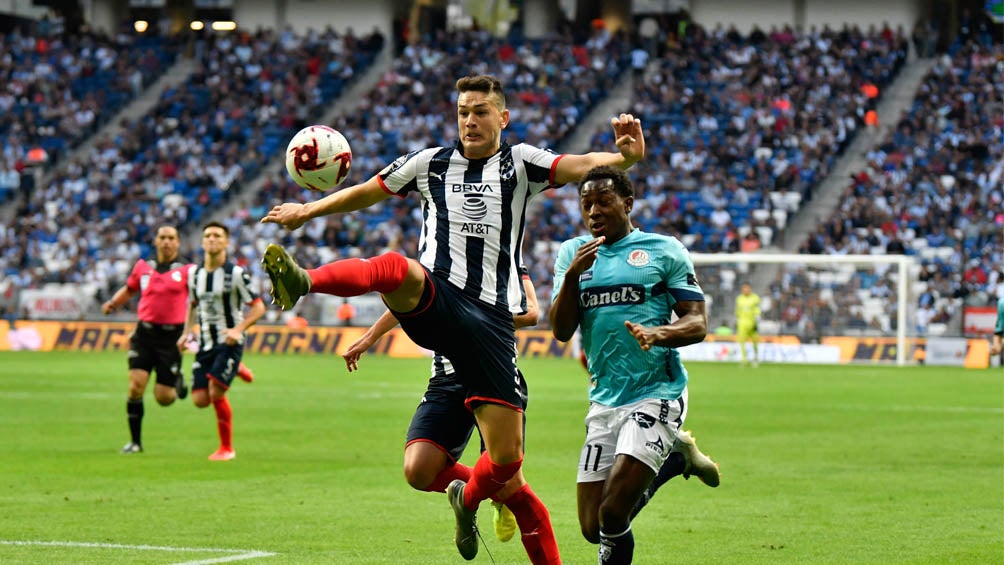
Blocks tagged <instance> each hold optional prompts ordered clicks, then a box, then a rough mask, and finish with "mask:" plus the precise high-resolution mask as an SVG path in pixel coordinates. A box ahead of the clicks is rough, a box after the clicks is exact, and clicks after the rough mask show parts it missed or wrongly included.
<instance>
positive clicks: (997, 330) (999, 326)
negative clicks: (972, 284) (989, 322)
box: [990, 296, 1004, 367]
mask: <svg viewBox="0 0 1004 565" xmlns="http://www.w3.org/2000/svg"><path fill="white" fill-rule="evenodd" d="M1001 339H1004V296H1002V297H1000V298H999V299H997V323H995V324H994V336H993V339H992V340H991V343H990V355H1001V354H1002V351H1004V349H1002V347H1001ZM1001 366H1002V367H1004V355H1002V356H1001Z"/></svg>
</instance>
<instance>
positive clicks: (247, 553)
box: [0, 540, 276, 565]
mask: <svg viewBox="0 0 1004 565" xmlns="http://www.w3.org/2000/svg"><path fill="white" fill-rule="evenodd" d="M0 545H34V546H45V547H88V548H97V549H134V550H139V551H175V552H181V551H187V552H192V551H208V552H213V553H234V554H236V555H227V556H224V557H214V558H212V559H201V560H198V561H185V562H183V563H178V564H176V565H203V564H208V563H229V562H231V561H243V560H245V559H255V558H257V557H272V556H274V555H276V554H275V553H272V552H270V551H258V550H256V549H224V548H219V547H170V546H160V545H126V544H121V543H95V542H85V541H37V540H0Z"/></svg>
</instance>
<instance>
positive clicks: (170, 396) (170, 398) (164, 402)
mask: <svg viewBox="0 0 1004 565" xmlns="http://www.w3.org/2000/svg"><path fill="white" fill-rule="evenodd" d="M154 398H156V399H157V404H160V405H161V406H170V405H171V404H174V400H175V399H176V398H177V396H176V395H175V394H174V393H173V392H168V393H160V392H158V393H156V394H154Z"/></svg>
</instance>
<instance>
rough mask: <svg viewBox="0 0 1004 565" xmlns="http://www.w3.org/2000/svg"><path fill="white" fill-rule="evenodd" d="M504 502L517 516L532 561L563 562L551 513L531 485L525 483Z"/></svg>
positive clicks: (534, 562)
mask: <svg viewBox="0 0 1004 565" xmlns="http://www.w3.org/2000/svg"><path fill="white" fill-rule="evenodd" d="M502 502H503V504H505V505H506V506H508V507H509V510H512V513H513V516H515V517H516V523H517V524H519V531H520V532H521V533H522V539H523V547H524V548H526V554H527V555H528V556H529V557H530V562H531V563H533V564H534V565H540V564H543V563H547V564H549V565H551V564H559V563H561V555H560V554H559V553H558V540H556V539H555V538H554V529H553V528H552V527H551V515H550V514H548V512H547V508H546V507H545V506H544V503H543V502H541V501H540V499H539V498H537V495H536V494H534V493H533V491H532V490H530V485H523V488H521V489H519V490H518V491H516V492H515V493H513V495H512V496H510V497H509V498H507V499H505V500H503V501H502Z"/></svg>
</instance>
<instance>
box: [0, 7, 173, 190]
mask: <svg viewBox="0 0 1004 565" xmlns="http://www.w3.org/2000/svg"><path fill="white" fill-rule="evenodd" d="M48 24H49V22H48V20H45V21H43V22H40V23H37V24H35V25H33V26H32V27H31V28H30V29H22V28H20V27H18V28H15V29H14V30H12V31H11V32H9V33H7V34H5V35H0V203H3V202H4V201H6V200H8V199H10V198H11V197H13V196H14V195H15V194H16V193H17V190H18V189H19V188H20V186H21V175H22V173H24V172H25V169H26V168H27V167H30V166H33V165H41V164H43V163H52V162H55V161H58V160H59V158H60V157H61V156H62V155H63V154H64V153H65V152H66V151H67V150H68V149H70V148H72V147H74V146H76V145H77V144H79V143H80V142H81V141H83V140H84V139H86V138H88V137H89V136H91V135H92V134H93V133H94V132H95V131H97V128H98V127H100V126H101V125H103V124H104V123H105V122H106V121H107V120H108V119H109V118H111V116H113V115H114V114H115V112H116V111H118V110H119V109H120V108H121V107H122V106H123V105H125V104H126V103H128V102H129V101H130V100H132V99H134V98H135V97H136V96H138V95H139V94H140V93H141V92H142V91H143V89H144V88H146V87H147V86H149V85H150V83H152V82H153V81H154V80H155V79H156V78H157V77H158V76H159V75H161V74H162V73H163V72H164V71H165V70H166V69H167V67H169V66H170V65H171V63H172V62H173V61H174V59H175V57H176V55H177V45H176V44H175V43H174V42H172V41H170V40H165V39H162V38H159V37H148V36H142V35H138V34H135V33H125V32H123V33H119V34H117V35H114V36H105V35H101V34H92V33H83V34H75V35H71V34H64V33H62V30H61V29H59V28H58V27H54V26H51V25H48ZM32 149H34V150H35V152H34V153H31V154H29V151H31V150H32Z"/></svg>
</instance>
